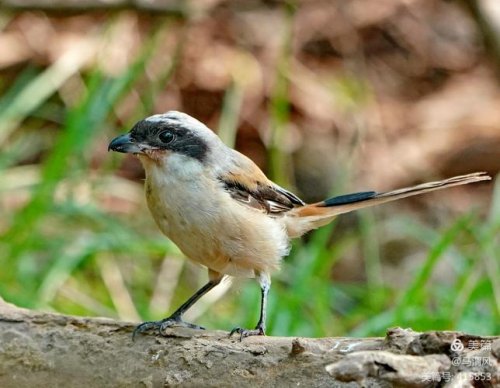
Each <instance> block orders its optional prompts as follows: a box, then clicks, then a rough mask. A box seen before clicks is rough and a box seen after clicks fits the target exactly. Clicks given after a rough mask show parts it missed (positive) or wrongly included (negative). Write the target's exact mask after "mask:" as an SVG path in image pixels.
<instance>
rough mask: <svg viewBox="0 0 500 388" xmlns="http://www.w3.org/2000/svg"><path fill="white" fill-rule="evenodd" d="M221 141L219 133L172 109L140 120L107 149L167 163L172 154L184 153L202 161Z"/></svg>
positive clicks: (145, 159)
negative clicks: (216, 133)
mask: <svg viewBox="0 0 500 388" xmlns="http://www.w3.org/2000/svg"><path fill="white" fill-rule="evenodd" d="M218 142H219V138H218V137H217V135H215V134H214V133H213V132H212V131H211V130H210V129H209V128H207V127H206V126H205V125H204V124H202V123H201V122H199V121H198V120H196V119H195V118H193V117H191V116H189V115H187V114H185V113H181V112H176V111H169V112H166V113H163V114H158V115H154V116H150V117H148V118H146V119H144V120H141V121H139V122H138V123H137V124H135V125H134V127H133V128H132V129H131V130H130V132H128V133H126V134H124V135H121V136H118V137H116V138H115V139H113V140H112V141H111V143H110V144H109V146H108V150H111V151H116V152H123V153H131V154H135V155H137V156H139V158H140V159H141V161H146V162H147V161H154V162H156V163H161V162H166V160H167V158H168V157H169V156H170V155H172V154H181V155H184V156H186V157H189V158H193V159H195V160H197V161H199V162H200V163H203V162H204V161H205V160H206V158H207V156H208V153H209V152H210V150H211V148H213V147H214V146H215V144H217V143H218Z"/></svg>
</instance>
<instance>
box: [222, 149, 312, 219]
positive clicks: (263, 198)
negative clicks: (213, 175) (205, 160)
mask: <svg viewBox="0 0 500 388" xmlns="http://www.w3.org/2000/svg"><path fill="white" fill-rule="evenodd" d="M218 178H219V181H220V182H221V183H222V184H223V187H224V189H225V190H226V191H227V192H228V193H229V194H230V195H231V197H232V198H233V199H235V200H236V201H238V202H240V203H242V204H245V205H247V206H249V207H251V208H254V209H257V210H260V211H263V212H265V213H268V214H279V213H283V212H287V211H289V210H291V209H293V208H295V207H298V206H304V202H303V201H302V200H301V199H300V198H299V197H297V196H296V195H295V194H293V193H291V192H289V191H288V190H285V189H284V188H282V187H280V186H278V185H277V184H276V183H274V182H272V181H270V180H269V179H267V177H266V176H265V175H264V173H263V172H262V171H261V170H260V169H259V167H257V165H256V164H255V163H253V162H252V161H251V160H250V159H248V158H246V157H243V155H241V154H240V157H239V159H238V163H235V165H234V166H233V167H232V168H231V169H230V170H229V171H227V172H225V173H224V174H221V175H219V177H218Z"/></svg>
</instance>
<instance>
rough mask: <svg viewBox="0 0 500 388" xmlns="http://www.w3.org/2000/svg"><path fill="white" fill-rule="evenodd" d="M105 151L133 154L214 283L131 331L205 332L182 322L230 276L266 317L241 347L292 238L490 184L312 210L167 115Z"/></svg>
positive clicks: (345, 200)
mask: <svg viewBox="0 0 500 388" xmlns="http://www.w3.org/2000/svg"><path fill="white" fill-rule="evenodd" d="M109 149H110V150H113V151H117V152H124V153H133V154H135V155H137V156H138V157H139V159H140V161H141V162H142V165H143V166H144V169H145V170H146V183H145V190H146V199H147V203H148V206H149V209H150V211H151V214H152V215H153V218H154V220H155V221H156V223H157V225H158V227H159V228H160V230H161V231H162V232H163V233H164V234H165V235H166V236H167V237H168V238H169V239H171V240H172V241H173V242H174V243H175V244H177V246H178V247H179V248H180V249H181V251H182V252H183V253H184V254H185V255H186V256H187V257H188V258H189V259H191V260H193V261H195V262H197V263H200V264H202V265H204V266H205V267H207V268H208V278H209V281H208V283H207V284H205V285H204V286H203V287H202V288H201V289H200V290H198V291H197V292H196V293H195V294H194V295H193V296H191V297H190V298H189V299H188V300H187V301H186V302H185V303H184V304H183V305H182V306H180V307H179V308H178V309H177V310H176V311H175V312H174V313H173V314H172V315H170V316H169V317H167V318H165V319H163V320H161V321H157V322H145V323H142V324H141V325H139V326H138V327H137V328H136V329H135V331H134V336H135V335H136V334H137V333H141V332H144V331H146V330H149V329H155V330H158V332H159V333H163V332H164V330H165V329H166V328H168V327H170V326H177V325H181V326H187V327H191V328H200V327H199V326H197V325H193V324H191V323H187V322H185V321H183V320H182V315H183V314H184V313H185V312H186V310H188V309H189V308H190V307H191V306H192V305H193V304H194V303H196V301H198V299H200V298H201V297H202V296H203V295H204V294H206V293H207V292H208V291H210V290H211V289H212V288H214V287H215V286H216V285H217V284H219V283H220V281H221V280H222V278H223V277H224V276H225V275H230V276H238V277H250V278H253V277H255V278H257V279H258V282H259V284H260V287H261V294H262V296H261V308H260V318H259V321H258V323H257V326H256V327H255V329H253V330H247V329H241V328H236V329H233V331H232V332H231V334H233V333H238V334H239V335H240V339H241V338H243V337H246V336H250V335H264V334H265V330H266V303H267V295H268V292H269V288H270V286H271V278H270V275H271V273H272V272H273V271H276V270H277V269H278V268H279V267H280V263H281V260H282V258H283V257H284V256H286V255H287V254H288V252H289V249H290V244H289V242H290V239H292V238H295V237H299V236H302V235H303V234H304V233H306V232H308V231H310V230H312V229H315V228H318V227H320V226H323V225H325V224H328V223H329V222H330V221H332V220H333V219H334V218H335V217H336V216H338V215H339V214H342V213H347V212H350V211H352V210H356V209H361V208H364V207H368V206H373V205H379V204H382V203H385V202H389V201H394V200H397V199H400V198H405V197H410V196H413V195H418V194H423V193H427V192H430V191H434V190H440V189H444V188H447V187H452V186H458V185H464V184H468V183H473V182H479V181H485V180H490V179H491V178H490V177H489V176H487V175H486V174H485V173H481V172H478V173H473V174H467V175H462V176H457V177H453V178H450V179H446V180H442V181H437V182H430V183H424V184H421V185H417V186H413V187H408V188H404V189H399V190H394V191H389V192H385V193H377V192H375V191H365V192H360V193H354V194H347V195H341V196H338V197H334V198H329V199H326V200H325V201H322V202H318V203H313V204H306V203H304V202H303V201H302V200H301V199H300V198H299V197H297V196H296V195H295V194H293V193H291V192H289V191H288V190H286V189H284V188H282V187H280V186H278V185H277V184H275V183H273V182H272V181H270V180H269V179H268V178H267V177H266V176H265V175H264V173H263V172H262V171H261V170H260V169H259V168H258V167H257V166H256V165H255V163H253V162H252V161H251V160H250V159H248V158H247V157H246V156H244V155H242V154H240V153H239V152H237V151H235V150H233V149H231V148H229V147H227V146H226V145H225V144H224V143H223V142H222V141H221V140H220V139H219V137H218V136H217V135H216V134H215V133H214V132H212V131H211V130H210V129H208V128H207V127H206V126H205V125H203V124H202V123H201V122H199V121H198V120H196V119H194V118H193V117H191V116H188V115H187V114H184V113H180V112H175V111H170V112H167V113H164V114H158V115H154V116H151V117H148V118H146V119H144V120H141V121H139V122H138V123H137V124H136V125H135V126H134V127H133V128H132V130H131V131H130V132H129V133H127V134H125V135H122V136H119V137H117V138H115V139H114V140H113V141H112V142H111V143H110V144H109Z"/></svg>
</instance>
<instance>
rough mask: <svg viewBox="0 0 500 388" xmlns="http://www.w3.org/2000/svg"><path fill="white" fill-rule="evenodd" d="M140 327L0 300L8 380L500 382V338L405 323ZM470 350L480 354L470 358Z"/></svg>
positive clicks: (99, 383)
mask: <svg viewBox="0 0 500 388" xmlns="http://www.w3.org/2000/svg"><path fill="white" fill-rule="evenodd" d="M133 327H134V325H133V324H131V323H125V322H117V321H113V320H109V319H100V318H77V317H71V316H63V315H58V314H49V313H41V312H34V311H29V310H25V309H19V308H16V307H14V306H12V305H8V304H6V303H2V302H1V301H0V386H1V387H5V388H8V387H25V386H45V387H49V386H50V387H69V386H71V387H84V386H85V387H117V386H119V387H129V386H130V387H141V386H144V387H162V386H171V385H182V386H205V387H206V386H209V387H210V386H214V387H215V386H217V387H221V386H240V387H246V386H252V387H255V386H277V387H291V386H308V387H309V386H315V387H322V386H324V387H336V386H338V387H358V386H367V387H371V386H376V387H393V386H401V387H433V386H443V385H444V384H443V383H444V382H445V381H446V380H449V383H448V385H447V386H452V387H458V386H460V387H463V386H480V387H489V386H491V387H494V386H495V385H496V386H498V384H500V373H499V360H500V338H499V337H477V336H472V335H468V334H465V333H460V332H427V333H417V332H414V331H411V330H408V329H406V330H405V329H399V328H396V329H391V330H389V331H388V333H387V336H386V337H385V338H362V339H361V338H317V339H312V338H277V337H252V338H246V339H244V340H243V341H242V342H240V341H239V340H238V339H237V338H228V336H227V332H222V331H194V330H190V329H181V328H176V329H171V330H170V331H168V333H166V336H165V337H158V336H156V335H153V334H151V335H140V336H139V338H137V339H136V341H135V342H132V337H131V331H132V329H133ZM457 340H458V341H459V342H457ZM454 341H455V342H454ZM453 343H455V344H457V343H458V344H461V345H462V346H463V347H464V349H463V350H460V346H458V348H457V347H456V346H455V347H453V346H452V344H453ZM457 359H458V360H460V363H458V362H457V361H456V360H457ZM467 359H469V360H476V361H474V362H473V363H471V364H474V365H469V362H466V360H467ZM477 360H480V362H478V361H477ZM478 363H479V364H480V365H475V364H478ZM438 379H441V381H438ZM481 379H482V380H481Z"/></svg>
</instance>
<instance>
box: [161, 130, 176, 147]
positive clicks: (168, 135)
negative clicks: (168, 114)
mask: <svg viewBox="0 0 500 388" xmlns="http://www.w3.org/2000/svg"><path fill="white" fill-rule="evenodd" d="M158 137H159V138H160V140H161V141H162V142H163V143H165V144H168V143H172V142H173V141H174V139H175V135H174V134H173V133H172V132H170V131H164V132H161V133H160V134H159V135H158Z"/></svg>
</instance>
